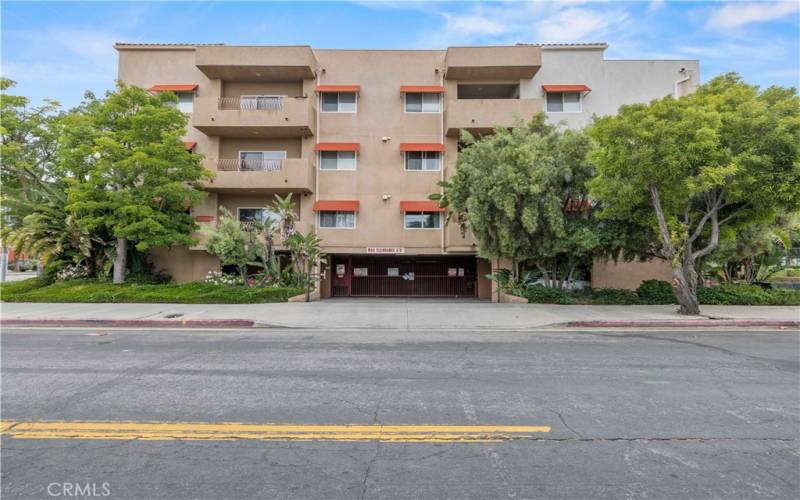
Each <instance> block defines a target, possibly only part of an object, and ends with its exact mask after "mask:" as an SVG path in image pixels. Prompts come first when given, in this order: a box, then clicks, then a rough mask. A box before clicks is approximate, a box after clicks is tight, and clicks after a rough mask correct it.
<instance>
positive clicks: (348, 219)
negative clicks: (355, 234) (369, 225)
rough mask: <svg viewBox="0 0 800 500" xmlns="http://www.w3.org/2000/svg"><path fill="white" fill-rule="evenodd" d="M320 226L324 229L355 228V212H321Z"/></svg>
mask: <svg viewBox="0 0 800 500" xmlns="http://www.w3.org/2000/svg"><path fill="white" fill-rule="evenodd" d="M319 227H321V228H324V229H355V227H356V213H355V212H320V213H319Z"/></svg>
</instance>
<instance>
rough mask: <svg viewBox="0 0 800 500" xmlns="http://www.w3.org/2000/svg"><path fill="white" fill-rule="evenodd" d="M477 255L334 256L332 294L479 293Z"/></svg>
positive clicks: (427, 295) (342, 295) (440, 295)
mask: <svg viewBox="0 0 800 500" xmlns="http://www.w3.org/2000/svg"><path fill="white" fill-rule="evenodd" d="M476 267H477V261H476V259H475V257H472V256H464V257H441V256H436V257H398V256H386V257H377V256H357V255H354V256H338V255H334V256H332V265H331V273H332V276H331V295H332V296H333V297H476V296H477V288H478V287H477V269H476Z"/></svg>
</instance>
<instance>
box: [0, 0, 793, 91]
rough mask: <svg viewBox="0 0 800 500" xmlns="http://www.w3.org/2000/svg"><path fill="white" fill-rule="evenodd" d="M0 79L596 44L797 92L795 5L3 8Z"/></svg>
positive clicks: (94, 84) (86, 78) (64, 82)
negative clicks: (192, 52) (182, 61)
mask: <svg viewBox="0 0 800 500" xmlns="http://www.w3.org/2000/svg"><path fill="white" fill-rule="evenodd" d="M0 9H2V12H1V13H2V22H1V27H2V34H1V36H2V66H1V68H0V72H2V75H3V76H6V77H10V78H12V79H14V80H16V81H17V82H18V87H17V93H19V94H22V95H26V96H28V97H30V98H31V99H32V100H33V102H38V101H39V100H41V99H43V98H45V97H50V98H54V99H56V100H58V101H59V102H61V103H62V104H63V105H65V106H73V105H75V104H77V103H78V102H80V100H81V97H82V95H83V93H84V91H85V90H92V91H94V92H96V93H102V92H103V91H105V90H107V89H109V88H111V87H112V86H113V85H114V79H115V76H116V64H117V55H116V52H115V51H114V49H113V47H112V45H113V44H114V42H118V41H124V42H182V43H211V42H214V43H218V42H224V43H227V44H260V45H270V44H277V45H281V44H309V45H311V46H313V47H317V48H445V47H447V46H448V45H464V44H513V43H517V42H523V43H548V42H550V43H553V42H596V41H604V42H608V43H609V44H610V47H609V49H608V50H607V51H606V58H608V59H675V58H688V59H700V64H701V72H702V76H703V79H704V80H707V79H708V78H710V77H712V76H714V75H717V74H719V73H722V72H727V71H737V72H739V73H741V74H742V75H743V76H744V77H745V78H746V80H747V81H749V82H751V83H755V84H758V85H762V86H768V85H773V84H777V85H784V86H800V81H799V80H800V2H798V1H797V0H794V1H791V2H770V1H768V2H666V1H650V2H613V1H608V2H590V1H561V2H401V1H394V2H382V3H379V2H369V1H361V2H322V3H319V2H291V3H289V2H286V3H282V2H269V3H256V2H247V3H234V2H202V3H195V2H180V3H171V2H114V3H103V2H87V3H78V2H6V1H3V2H2V4H0Z"/></svg>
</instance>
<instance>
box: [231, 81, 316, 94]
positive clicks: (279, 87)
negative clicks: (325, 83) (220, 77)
mask: <svg viewBox="0 0 800 500" xmlns="http://www.w3.org/2000/svg"><path fill="white" fill-rule="evenodd" d="M243 95H284V96H288V97H299V96H302V95H303V81H302V80H295V81H291V82H222V97H239V96H243Z"/></svg>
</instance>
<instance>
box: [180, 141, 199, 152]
mask: <svg viewBox="0 0 800 500" xmlns="http://www.w3.org/2000/svg"><path fill="white" fill-rule="evenodd" d="M195 146H197V143H196V142H184V143H183V147H185V148H186V151H193V150H194V147H195Z"/></svg>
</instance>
